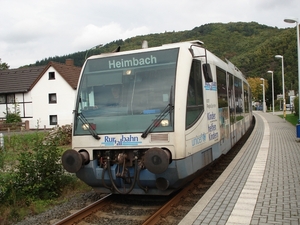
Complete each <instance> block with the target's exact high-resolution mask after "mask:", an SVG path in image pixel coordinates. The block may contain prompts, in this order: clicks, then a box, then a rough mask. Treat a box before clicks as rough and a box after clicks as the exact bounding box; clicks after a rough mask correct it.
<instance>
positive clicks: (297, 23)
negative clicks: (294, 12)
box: [284, 18, 300, 123]
mask: <svg viewBox="0 0 300 225" xmlns="http://www.w3.org/2000/svg"><path fill="white" fill-rule="evenodd" d="M284 22H286V23H296V26H297V50H298V100H299V105H298V110H299V112H298V116H299V120H298V123H300V47H299V45H300V43H299V39H300V38H299V22H298V19H296V18H294V19H284Z"/></svg>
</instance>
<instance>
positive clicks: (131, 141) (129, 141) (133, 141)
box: [101, 135, 142, 146]
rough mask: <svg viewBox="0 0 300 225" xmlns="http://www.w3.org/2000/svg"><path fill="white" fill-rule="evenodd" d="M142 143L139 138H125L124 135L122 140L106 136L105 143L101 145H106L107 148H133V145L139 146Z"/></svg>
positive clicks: (130, 136)
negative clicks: (118, 146) (120, 146)
mask: <svg viewBox="0 0 300 225" xmlns="http://www.w3.org/2000/svg"><path fill="white" fill-rule="evenodd" d="M141 143H142V142H141V141H139V137H138V136H132V135H129V136H124V135H122V136H121V138H119V139H117V138H115V137H112V136H104V141H103V142H101V144H103V145H105V146H116V145H123V146H124V145H128V146H132V145H139V144H141Z"/></svg>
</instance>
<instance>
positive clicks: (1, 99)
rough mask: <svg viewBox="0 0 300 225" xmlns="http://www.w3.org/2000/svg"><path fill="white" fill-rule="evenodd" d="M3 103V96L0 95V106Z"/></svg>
mask: <svg viewBox="0 0 300 225" xmlns="http://www.w3.org/2000/svg"><path fill="white" fill-rule="evenodd" d="M5 102H6V101H5V95H0V104H1V103H5Z"/></svg>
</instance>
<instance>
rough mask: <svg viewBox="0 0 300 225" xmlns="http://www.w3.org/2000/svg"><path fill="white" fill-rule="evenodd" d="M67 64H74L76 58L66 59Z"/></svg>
mask: <svg viewBox="0 0 300 225" xmlns="http://www.w3.org/2000/svg"><path fill="white" fill-rule="evenodd" d="M66 65H67V66H74V60H73V59H66Z"/></svg>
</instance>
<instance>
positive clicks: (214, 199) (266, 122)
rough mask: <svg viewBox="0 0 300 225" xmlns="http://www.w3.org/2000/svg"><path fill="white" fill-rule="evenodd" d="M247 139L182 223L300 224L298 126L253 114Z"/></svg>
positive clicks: (194, 224)
mask: <svg viewBox="0 0 300 225" xmlns="http://www.w3.org/2000/svg"><path fill="white" fill-rule="evenodd" d="M253 114H254V116H255V119H256V124H255V127H254V130H253V132H252V134H251V135H250V137H249V138H248V140H247V142H246V143H245V145H244V146H243V147H242V149H241V150H240V152H239V153H238V155H237V156H236V157H235V158H234V160H233V161H232V162H231V164H230V165H229V166H228V167H227V168H226V170H225V171H224V172H223V173H222V174H221V176H220V177H219V178H218V179H217V180H216V181H215V183H214V184H213V186H212V187H211V188H210V189H209V190H208V191H207V192H206V194H205V195H204V196H203V197H202V198H201V199H200V200H199V201H198V203H197V204H196V205H195V206H194V207H193V209H192V210H191V211H190V212H189V213H188V214H187V215H186V216H185V217H184V218H183V219H182V221H181V222H180V223H179V224H180V225H188V224H193V225H198V224H201V225H203V224H209V225H211V224H218V225H221V224H234V225H235V224H239V225H242V224H295V225H296V224H297V225H298V224H300V142H299V139H297V138H296V128H295V126H293V125H291V124H290V123H289V122H286V121H285V120H284V119H282V118H281V117H279V116H278V115H273V113H263V112H261V111H254V113H253Z"/></svg>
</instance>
